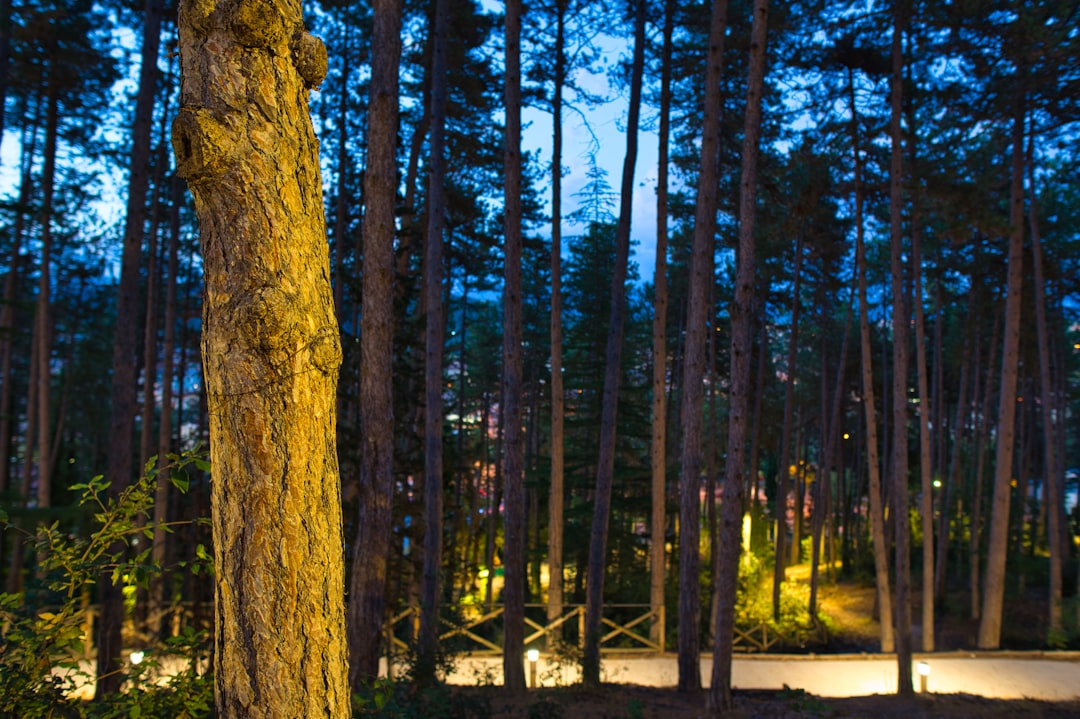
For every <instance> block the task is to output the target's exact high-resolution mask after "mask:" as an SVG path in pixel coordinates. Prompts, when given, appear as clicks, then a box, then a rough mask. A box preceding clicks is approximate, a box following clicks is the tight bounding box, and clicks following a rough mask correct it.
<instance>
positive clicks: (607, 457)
mask: <svg viewBox="0 0 1080 719" xmlns="http://www.w3.org/2000/svg"><path fill="white" fill-rule="evenodd" d="M644 72H645V0H635V2H634V59H633V63H632V67H631V71H630V77H631V80H630V107H629V116H628V118H627V122H626V156H625V157H624V158H623V171H622V186H621V187H620V205H619V221H618V223H617V224H616V226H615V268H614V272H613V274H612V281H611V316H610V319H609V322H608V337H607V347H606V348H605V353H604V361H605V369H604V392H603V399H602V405H601V414H600V447H599V451H598V453H597V454H598V456H597V461H596V492H595V494H594V495H593V496H594V505H593V518H592V528H591V534H590V536H589V565H588V579H587V580H586V581H587V586H586V592H587V594H586V608H585V648H584V651H583V652H582V659H581V678H582V682H583V683H584V684H585V685H586V686H597V685H599V684H600V633H601V622H600V619H601V617H600V613H601V611H602V609H603V604H604V571H605V569H606V564H607V563H606V562H605V557H604V554H605V552H606V549H607V532H608V519H609V515H610V513H611V485H612V482H613V480H614V475H615V422H616V417H617V414H618V404H619V377H620V375H621V372H620V368H621V366H622V345H623V318H624V316H625V314H626V275H627V272H628V264H629V261H630V217H631V211H632V209H633V207H632V205H633V201H634V199H633V195H634V165H635V164H636V163H637V148H638V137H637V134H638V125H639V121H640V117H641V87H642V77H643V75H644Z"/></svg>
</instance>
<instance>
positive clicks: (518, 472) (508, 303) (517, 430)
mask: <svg viewBox="0 0 1080 719" xmlns="http://www.w3.org/2000/svg"><path fill="white" fill-rule="evenodd" d="M521 12H522V3H521V0H507V2H506V19H505V22H506V62H505V68H506V80H505V87H504V98H505V102H504V104H505V108H506V130H505V137H504V141H503V167H504V194H503V198H504V209H503V234H504V235H505V240H504V244H503V281H504V284H503V342H502V360H503V361H502V365H503V366H502V416H503V482H504V483H505V485H504V486H505V492H506V494H505V514H504V524H503V535H504V537H505V539H504V544H503V566H504V567H505V581H506V584H505V588H504V590H503V600H504V608H503V683H504V685H505V687H506V689H507V691H508V692H510V693H514V694H516V693H520V692H523V691H524V690H525V669H524V666H523V664H522V662H521V657H522V654H523V649H524V639H525V540H526V536H525V530H526V526H525V456H524V445H523V437H522V431H521V415H522V408H521V391H522V388H521V383H522V377H521V374H522V356H521V339H522V337H521V291H522V290H521Z"/></svg>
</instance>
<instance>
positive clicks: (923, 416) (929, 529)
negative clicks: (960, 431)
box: [911, 149, 948, 652]
mask: <svg viewBox="0 0 1080 719" xmlns="http://www.w3.org/2000/svg"><path fill="white" fill-rule="evenodd" d="M911 154H912V155H913V156H914V154H915V152H914V149H913V150H912V153H911ZM914 168H915V163H914V157H913V158H912V168H911V172H912V174H913V175H914V174H915V169H914ZM918 205H919V203H918V197H917V195H916V196H915V197H913V198H912V207H913V208H914V209H913V212H912V218H911V225H912V228H911V272H912V280H913V282H914V284H915V299H914V306H915V365H916V369H917V372H918V385H919V475H920V479H921V481H920V491H921V497H920V502H919V512H920V514H922V532H923V537H922V545H923V546H922V564H923V566H922V650H923V651H924V652H932V651H934V494H933V492H934V489H933V466H932V463H931V459H932V453H933V450H934V447H933V445H932V444H931V441H930V412H931V402H930V389H929V380H928V371H927V367H926V313H925V312H924V310H923V289H922V252H921V247H920V244H921V243H920V235H921V234H922V233H921V230H920V227H919V221H920V219H919V212H918ZM938 427H939V425H935V431H940V429H938ZM947 511H948V507H946V506H945V505H944V504H943V505H942V506H941V512H942V514H945V513H946V512H947Z"/></svg>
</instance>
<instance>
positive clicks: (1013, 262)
mask: <svg viewBox="0 0 1080 719" xmlns="http://www.w3.org/2000/svg"><path fill="white" fill-rule="evenodd" d="M1015 81H1016V83H1017V87H1016V88H1015V93H1016V97H1015V100H1014V106H1013V118H1012V176H1011V180H1010V183H1009V252H1008V274H1007V276H1006V281H1005V325H1004V330H1003V334H1004V341H1003V345H1004V346H1003V349H1002V360H1001V389H1000V391H999V392H998V427H997V440H996V446H995V455H994V494H993V503H992V504H991V511H990V539H989V543H988V545H987V555H986V574H985V577H984V579H983V593H982V594H983V597H982V600H983V601H982V611H981V612H980V616H979V635H978V640H977V644H978V646H979V648H980V649H997V648H998V646H999V645H1000V644H1001V621H1002V614H1003V611H1004V603H1005V557H1006V554H1007V553H1008V545H1009V504H1010V500H1011V495H1012V484H1011V483H1012V478H1013V455H1014V453H1015V450H1016V385H1017V375H1018V374H1019V367H1020V314H1021V292H1022V290H1023V285H1024V274H1023V261H1024V117H1025V107H1024V95H1023V90H1022V84H1021V80H1020V78H1019V77H1017V78H1016V80H1015Z"/></svg>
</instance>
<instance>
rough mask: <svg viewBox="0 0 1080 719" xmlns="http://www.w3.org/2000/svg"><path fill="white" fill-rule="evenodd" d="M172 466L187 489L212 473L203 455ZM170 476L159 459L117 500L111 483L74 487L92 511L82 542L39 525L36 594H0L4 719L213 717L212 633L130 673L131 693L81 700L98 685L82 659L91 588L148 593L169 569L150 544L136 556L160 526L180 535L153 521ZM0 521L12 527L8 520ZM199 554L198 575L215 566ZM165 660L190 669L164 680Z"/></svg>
mask: <svg viewBox="0 0 1080 719" xmlns="http://www.w3.org/2000/svg"><path fill="white" fill-rule="evenodd" d="M168 459H169V464H168V472H169V477H168V479H169V480H170V481H171V482H172V484H173V486H175V487H176V488H177V489H178V490H180V491H182V492H183V491H186V490H187V488H188V484H189V482H188V478H187V468H188V467H189V466H191V465H195V466H196V467H198V468H199V469H201V470H204V471H206V470H208V469H209V464H208V463H207V462H206V460H205V457H204V455H203V454H202V453H201V452H200V451H198V450H193V451H189V452H185V453H184V454H181V455H169V457H168ZM162 471H165V470H163V469H162V468H160V467H158V466H157V463H156V458H155V459H153V460H151V461H150V462H149V463H147V465H146V468H145V472H144V474H143V476H142V477H141V478H140V479H139V480H138V481H136V482H134V483H133V484H131V485H130V486H128V487H126V488H125V489H124V490H122V491H121V492H120V493H119V494H118V495H117V496H115V497H113V496H110V495H109V491H108V489H109V483H108V482H106V481H105V480H104V478H103V477H101V476H97V477H94V478H93V479H91V480H90V481H89V482H87V483H85V484H76V485H74V486H72V487H71V489H72V490H73V491H76V492H80V493H81V494H80V499H79V502H78V506H79V507H86V508H88V509H89V510H90V512H92V514H93V523H94V528H93V530H92V531H91V532H90V533H89V534H88V535H87V536H75V535H72V534H69V533H68V531H66V530H65V529H63V528H62V527H61V525H60V522H58V521H57V522H53V523H52V524H51V525H47V526H44V525H43V526H40V527H38V528H37V530H36V532H35V533H34V534H33V536H32V540H33V546H34V548H35V550H36V553H37V557H38V576H39V583H40V585H41V587H40V588H39V589H37V590H36V591H34V592H33V595H32V596H33V600H34V601H28V593H27V592H21V593H18V594H7V593H0V716H19V717H23V718H24V719H34V718H36V717H54V716H71V717H95V718H101V719H107V718H111V717H134V718H135V719H138V717H143V716H147V717H149V716H154V717H157V716H169V717H178V718H182V717H201V716H209V715H210V712H211V706H212V704H213V687H212V682H211V681H210V680H209V679H208V677H207V675H206V673H205V671H204V670H205V668H206V663H207V662H206V661H205V654H206V651H205V649H206V636H205V633H196V632H194V631H192V630H190V629H188V630H186V631H184V632H182V633H181V634H180V636H178V637H174V638H173V639H172V640H170V641H169V642H168V643H167V644H166V645H165V646H164V647H162V648H160V650H159V651H156V652H154V653H153V655H152V656H150V657H149V658H148V660H147V661H144V662H141V663H133V664H132V665H131V667H130V669H125V673H126V675H127V676H126V679H127V683H126V685H125V691H124V692H122V693H121V694H118V695H117V696H116V697H113V698H110V700H109V701H107V702H94V703H84V702H82V701H81V700H80V699H79V698H78V693H77V692H78V690H79V689H80V688H81V687H84V686H87V685H92V684H93V683H94V681H95V679H96V677H94V676H93V675H92V673H91V670H90V667H89V663H88V662H86V661H85V660H84V659H83V657H85V655H86V651H85V647H84V644H83V642H84V640H85V638H86V637H85V630H86V627H87V626H88V625H89V622H88V621H87V613H88V611H89V599H90V589H91V587H92V586H93V585H94V584H95V583H96V582H98V581H100V580H101V578H102V577H103V576H108V577H109V579H110V581H112V582H113V583H114V584H121V583H127V584H139V585H142V586H146V584H147V583H148V581H149V579H150V577H151V576H152V575H154V574H155V573H158V572H160V571H161V569H162V568H161V567H160V566H157V565H156V564H155V563H154V562H153V561H152V560H151V559H150V552H151V546H147V548H146V549H145V550H143V551H140V552H138V553H132V552H131V551H130V550H131V548H132V547H133V546H135V544H136V542H134V541H133V540H134V539H135V538H137V537H145V538H147V539H152V538H153V536H154V532H155V530H156V529H158V528H159V527H160V528H161V529H163V530H165V531H172V529H173V528H174V527H175V526H176V525H177V524H180V523H178V522H173V523H162V524H157V523H155V522H154V521H153V519H152V514H153V505H154V491H155V487H156V485H157V482H158V478H159V475H160V473H161V472H162ZM0 523H2V524H3V525H5V527H11V525H10V524H9V523H8V521H7V517H6V516H4V515H2V514H0ZM16 531H19V530H18V529H17V528H16ZM147 545H151V542H147ZM199 556H200V558H199V560H198V561H197V562H196V563H195V564H194V565H190V566H188V569H189V570H190V571H192V572H196V573H198V572H201V571H207V570H209V569H210V567H211V562H210V557H209V555H208V554H207V553H206V552H205V551H204V552H202V553H200V555H199ZM166 658H169V659H171V660H172V661H171V662H170V664H171V665H177V664H178V662H180V661H181V660H183V661H185V662H186V665H187V666H186V668H185V669H184V670H182V671H178V672H174V673H173V674H172V676H165V675H163V673H162V663H163V662H162V660H164V659H166Z"/></svg>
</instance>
